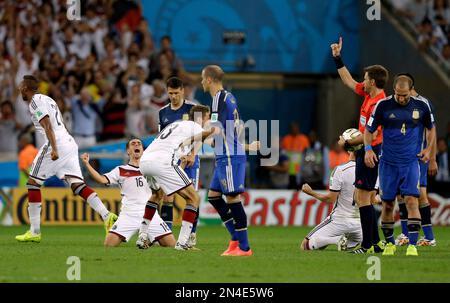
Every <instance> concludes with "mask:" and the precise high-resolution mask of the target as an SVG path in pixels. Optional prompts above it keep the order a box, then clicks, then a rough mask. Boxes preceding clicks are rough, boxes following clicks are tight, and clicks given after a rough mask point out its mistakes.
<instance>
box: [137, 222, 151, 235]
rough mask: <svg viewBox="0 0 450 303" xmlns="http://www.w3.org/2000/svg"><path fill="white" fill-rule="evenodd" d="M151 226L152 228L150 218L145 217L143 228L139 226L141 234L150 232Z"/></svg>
mask: <svg viewBox="0 0 450 303" xmlns="http://www.w3.org/2000/svg"><path fill="white" fill-rule="evenodd" d="M149 228H150V220H149V219H145V218H144V219H143V221H142V223H141V228H139V234H148V230H149Z"/></svg>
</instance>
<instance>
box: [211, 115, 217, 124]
mask: <svg viewBox="0 0 450 303" xmlns="http://www.w3.org/2000/svg"><path fill="white" fill-rule="evenodd" d="M218 118H219V114H218V113H213V114H211V122H217V120H218Z"/></svg>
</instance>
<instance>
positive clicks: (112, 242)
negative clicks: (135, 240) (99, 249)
mask: <svg viewBox="0 0 450 303" xmlns="http://www.w3.org/2000/svg"><path fill="white" fill-rule="evenodd" d="M120 243H122V239H120V238H119V237H118V236H117V235H115V234H112V233H108V235H107V236H106V238H105V241H104V242H103V245H104V246H105V247H117V246H119V245H120Z"/></svg>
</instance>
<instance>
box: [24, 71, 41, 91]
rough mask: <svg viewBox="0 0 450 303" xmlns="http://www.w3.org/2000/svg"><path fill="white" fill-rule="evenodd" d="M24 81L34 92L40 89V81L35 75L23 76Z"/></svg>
mask: <svg viewBox="0 0 450 303" xmlns="http://www.w3.org/2000/svg"><path fill="white" fill-rule="evenodd" d="M23 83H24V84H25V86H26V87H27V88H28V89H29V90H31V91H33V92H36V91H37V90H38V86H39V82H38V80H37V79H36V77H35V76H33V75H25V76H23Z"/></svg>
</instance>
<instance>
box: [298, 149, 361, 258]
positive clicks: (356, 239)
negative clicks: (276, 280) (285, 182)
mask: <svg viewBox="0 0 450 303" xmlns="http://www.w3.org/2000/svg"><path fill="white" fill-rule="evenodd" d="M354 181H355V155H354V153H353V152H350V161H349V162H347V163H345V164H342V165H339V166H337V167H336V168H335V169H334V171H333V172H332V173H331V176H330V190H329V191H328V193H326V194H319V193H317V192H315V191H313V190H312V189H311V187H310V186H309V185H308V184H304V185H303V187H302V190H303V192H304V193H305V194H308V195H310V196H313V197H314V198H316V199H318V200H320V201H322V202H326V203H333V202H334V207H333V211H332V212H331V214H330V215H329V216H328V217H327V218H326V219H325V220H324V221H322V222H321V223H320V224H319V225H317V226H316V227H315V228H314V229H313V230H312V231H311V232H310V233H309V234H308V235H307V236H306V237H305V239H303V241H302V243H301V245H300V249H302V250H314V249H324V248H326V247H327V246H328V245H330V244H336V245H337V246H338V250H348V249H352V248H354V247H356V246H357V245H358V244H360V243H361V240H362V231H361V221H360V218H359V210H358V206H357V205H356V203H355V202H354V200H353V194H354V191H355V187H354V186H353V183H354Z"/></svg>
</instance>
